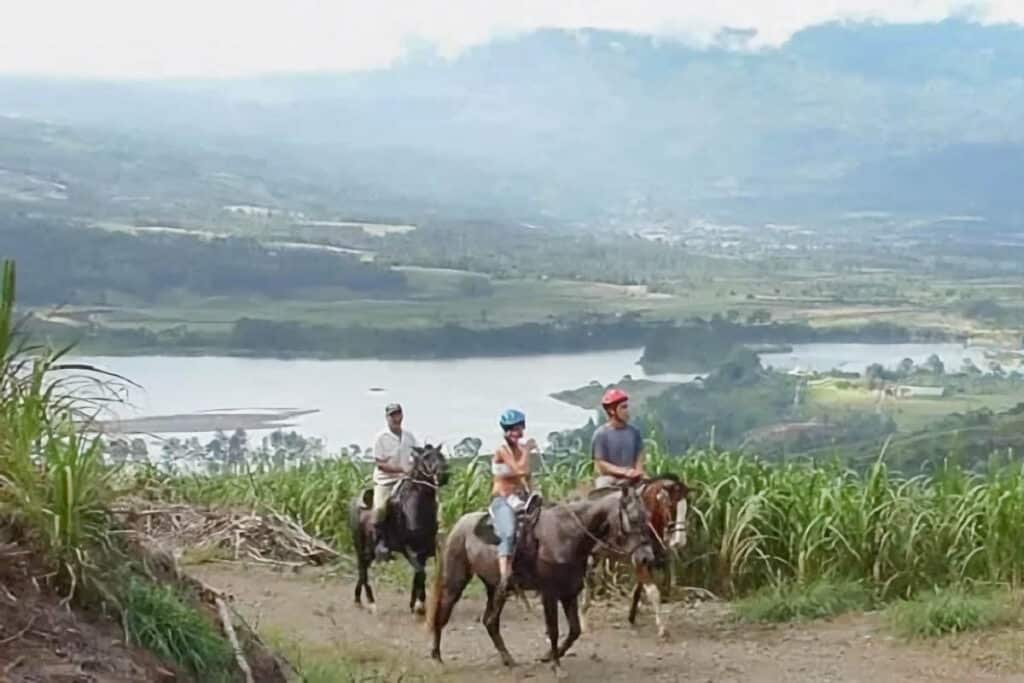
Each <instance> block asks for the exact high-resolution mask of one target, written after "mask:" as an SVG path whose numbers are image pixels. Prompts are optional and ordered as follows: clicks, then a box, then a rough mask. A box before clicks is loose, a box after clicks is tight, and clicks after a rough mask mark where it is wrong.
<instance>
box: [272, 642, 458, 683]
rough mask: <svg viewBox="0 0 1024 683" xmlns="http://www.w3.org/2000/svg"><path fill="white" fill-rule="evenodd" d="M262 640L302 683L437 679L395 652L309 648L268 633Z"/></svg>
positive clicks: (412, 682)
mask: <svg viewBox="0 0 1024 683" xmlns="http://www.w3.org/2000/svg"><path fill="white" fill-rule="evenodd" d="M263 637H264V638H265V639H266V640H267V641H268V642H269V643H270V645H271V646H272V647H273V649H274V650H275V651H277V652H280V653H281V654H283V655H284V656H285V658H286V659H287V660H288V661H289V662H290V663H291V664H292V666H294V667H295V669H296V673H298V674H299V680H301V681H302V683H384V682H385V681H406V682H407V683H433V682H434V681H439V680H440V677H439V676H438V675H437V674H436V673H434V672H430V671H421V670H419V668H418V667H417V666H415V665H413V664H405V663H403V662H402V661H401V658H400V657H397V656H396V654H395V653H394V652H377V651H375V650H373V649H372V648H370V649H367V648H366V647H360V648H358V649H352V650H350V649H347V648H346V647H345V646H344V645H343V644H340V643H338V644H335V645H334V646H333V647H326V646H309V645H307V644H304V643H300V642H298V641H297V640H295V639H294V638H292V637H289V636H287V635H284V634H282V633H280V632H276V631H269V632H265V633H263Z"/></svg>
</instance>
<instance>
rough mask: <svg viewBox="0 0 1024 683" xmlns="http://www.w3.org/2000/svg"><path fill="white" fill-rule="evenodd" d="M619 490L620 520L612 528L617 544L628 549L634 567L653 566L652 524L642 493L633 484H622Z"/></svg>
mask: <svg viewBox="0 0 1024 683" xmlns="http://www.w3.org/2000/svg"><path fill="white" fill-rule="evenodd" d="M619 488H620V491H621V492H622V495H621V496H620V497H619V509H618V515H617V518H618V519H617V522H616V523H615V524H613V527H612V533H613V534H614V535H615V536H617V539H616V541H615V544H616V545H618V546H620V547H622V548H625V549H628V554H629V556H630V560H631V561H632V562H633V564H634V565H637V566H643V565H650V564H653V563H654V558H655V555H654V548H653V546H652V545H651V534H650V532H649V524H650V522H649V520H648V516H647V509H646V506H645V505H644V501H643V498H642V497H641V495H640V491H639V490H638V489H637V487H635V486H633V485H631V484H622V485H621V486H620V487H619Z"/></svg>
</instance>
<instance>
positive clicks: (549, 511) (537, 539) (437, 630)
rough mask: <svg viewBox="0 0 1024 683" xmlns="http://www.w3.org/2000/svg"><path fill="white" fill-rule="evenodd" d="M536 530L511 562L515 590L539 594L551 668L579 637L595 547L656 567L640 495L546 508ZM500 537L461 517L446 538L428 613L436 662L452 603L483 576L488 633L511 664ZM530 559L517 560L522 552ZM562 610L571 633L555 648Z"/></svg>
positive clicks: (480, 518)
mask: <svg viewBox="0 0 1024 683" xmlns="http://www.w3.org/2000/svg"><path fill="white" fill-rule="evenodd" d="M536 517H537V519H536V523H535V524H534V525H533V528H532V530H531V531H528V532H527V533H524V534H523V537H521V538H519V539H518V541H517V550H516V553H515V555H514V557H513V567H514V581H515V584H516V587H517V588H519V589H525V590H536V591H538V592H539V593H540V594H541V601H542V603H543V605H544V619H545V622H546V625H547V632H548V638H549V639H550V641H551V647H550V652H549V654H548V656H547V657H546V658H545V659H546V661H553V662H554V667H555V670H556V671H558V666H559V660H560V659H561V658H562V656H564V655H565V653H566V652H567V651H568V650H569V648H570V647H572V644H573V643H574V642H576V639H577V638H579V636H580V633H581V630H580V620H579V609H578V607H579V603H578V597H579V593H580V590H582V588H583V579H584V576H585V574H586V571H587V559H588V558H589V556H590V554H591V553H592V552H593V551H594V549H595V548H596V547H598V546H600V547H601V548H604V549H605V551H606V552H613V553H615V554H617V555H619V556H621V557H624V558H629V559H630V560H631V561H632V562H633V563H634V564H636V565H638V566H644V565H648V564H650V563H652V562H653V561H654V548H653V546H652V538H651V535H650V531H649V530H648V526H647V521H648V520H647V513H646V512H645V511H644V505H643V501H642V500H641V499H640V496H639V494H638V493H637V492H636V490H635V488H633V487H630V486H622V487H619V488H608V489H601V490H599V491H595V492H593V493H591V494H590V495H589V496H588V497H587V498H586V499H585V500H581V501H574V502H569V503H564V504H558V505H554V506H550V507H544V508H542V509H540V510H539V512H538V513H537V515H536ZM497 542H498V541H497V537H496V536H495V535H494V530H493V526H492V524H491V521H490V518H489V516H488V514H487V513H486V512H473V513H469V514H467V515H463V516H462V518H460V519H459V521H458V522H456V524H455V526H454V527H453V528H452V531H451V533H450V534H449V536H448V541H447V543H446V544H445V548H444V552H443V553H442V554H441V556H440V557H441V558H442V559H443V562H442V563H441V567H442V568H441V570H440V571H438V572H437V573H436V575H435V581H434V589H433V590H434V593H433V596H432V599H431V614H430V617H429V618H428V622H430V623H431V627H432V629H433V633H434V648H433V650H432V652H431V655H432V656H433V657H434V659H436V660H438V661H440V660H441V632H442V631H443V630H444V627H445V626H446V625H447V623H448V619H449V618H450V617H451V613H452V609H453V608H454V607H455V603H456V602H458V600H459V598H460V597H461V596H462V591H463V590H464V589H465V588H466V585H467V584H468V583H469V581H470V580H471V579H472V578H473V576H478V577H480V580H481V581H482V582H483V584H484V587H485V589H486V590H487V608H486V611H485V616H484V624H485V625H486V627H487V633H488V635H489V636H490V637H491V641H492V642H493V643H494V647H495V649H497V650H498V653H499V654H500V655H501V660H502V662H503V663H504V664H505V665H506V666H512V665H513V664H514V662H513V660H512V657H511V655H509V652H508V649H507V648H506V647H505V641H504V640H503V639H502V637H501V611H502V608H503V607H504V596H503V595H497V596H496V592H497V591H496V589H497V586H498V582H499V578H500V575H499V572H498V552H497ZM520 546H525V547H526V549H527V550H526V552H525V553H524V554H523V555H520V551H519V549H518V548H519V547H520ZM559 603H561V606H562V610H563V611H564V612H565V616H566V619H567V620H568V622H569V633H568V634H567V635H566V638H565V640H564V641H563V642H562V644H561V645H559V643H558V605H559Z"/></svg>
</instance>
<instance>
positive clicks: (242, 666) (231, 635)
mask: <svg viewBox="0 0 1024 683" xmlns="http://www.w3.org/2000/svg"><path fill="white" fill-rule="evenodd" d="M215 601H216V604H217V612H218V613H219V614H220V623H221V624H222V625H223V626H224V634H225V635H226V636H227V637H228V641H229V642H230V643H231V647H232V649H234V651H235V661H237V662H238V668H239V670H240V671H241V672H242V675H244V676H245V683H256V682H255V679H254V678H253V677H252V668H250V667H249V662H248V660H246V658H245V653H244V652H243V651H242V646H241V645H240V644H239V643H238V635H237V634H235V627H234V626H233V625H232V624H231V613H230V612H229V611H228V605H227V603H226V602H224V598H221V597H217V598H215Z"/></svg>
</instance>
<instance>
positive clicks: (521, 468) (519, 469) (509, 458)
mask: <svg viewBox="0 0 1024 683" xmlns="http://www.w3.org/2000/svg"><path fill="white" fill-rule="evenodd" d="M496 455H497V456H498V460H499V461H500V462H503V463H505V464H506V465H508V466H509V467H511V468H512V471H513V472H515V473H516V475H517V476H520V477H525V476H528V475H529V474H530V458H529V456H527V455H525V454H524V457H523V458H522V459H521V460H516V458H515V456H513V455H512V449H510V448H509V447H508V446H502V447H501V448H499V449H498V452H497V453H496Z"/></svg>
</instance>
